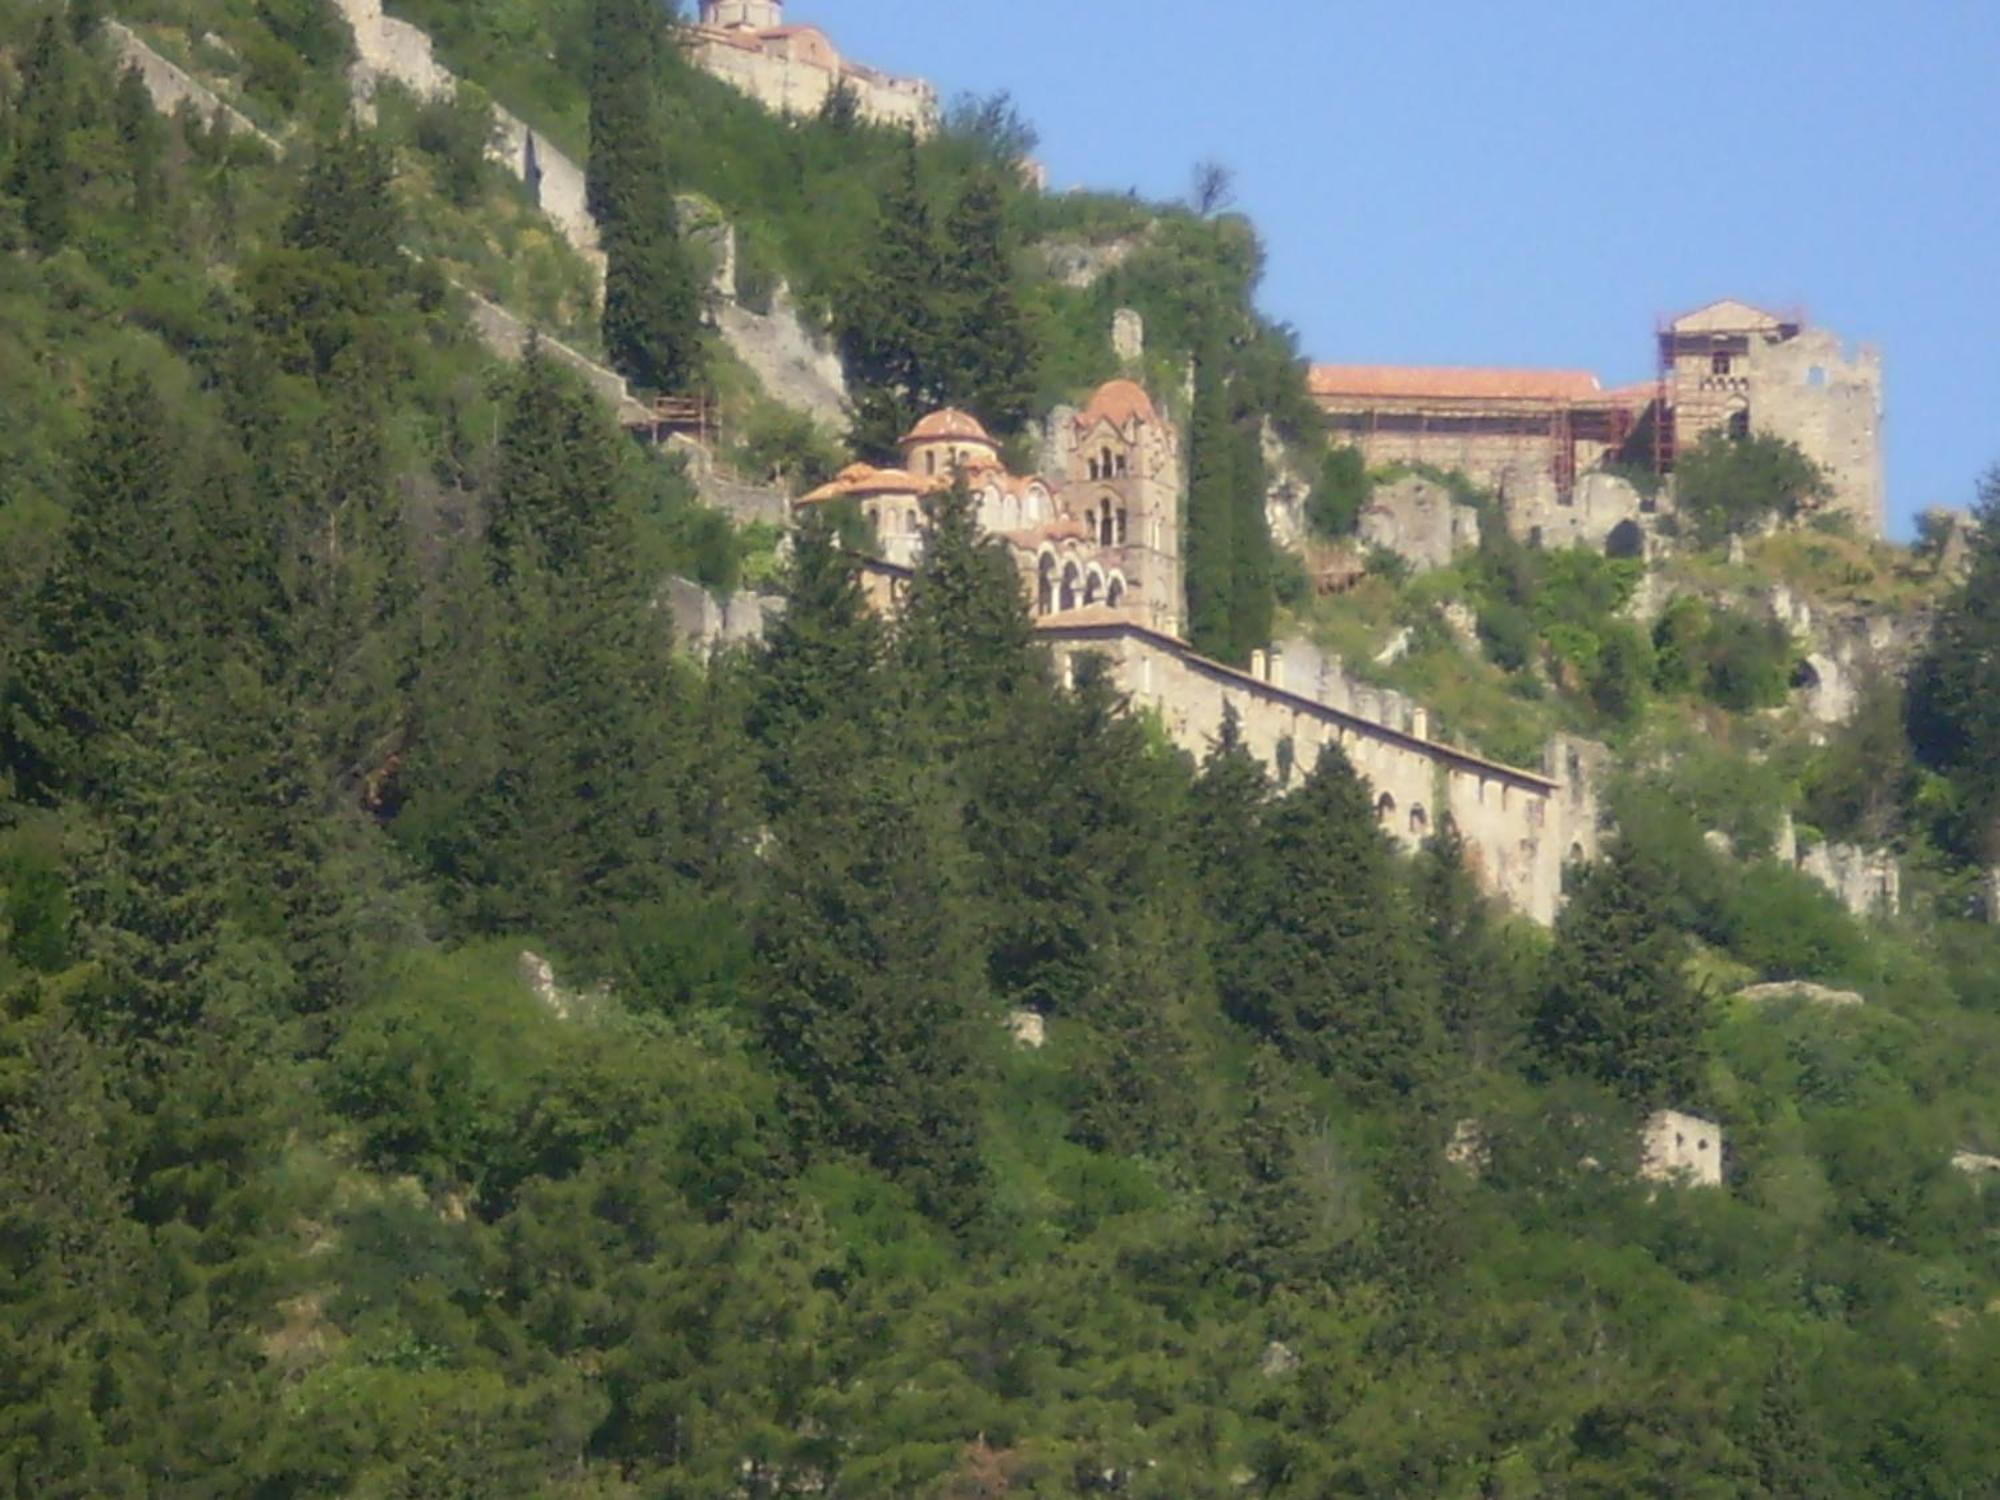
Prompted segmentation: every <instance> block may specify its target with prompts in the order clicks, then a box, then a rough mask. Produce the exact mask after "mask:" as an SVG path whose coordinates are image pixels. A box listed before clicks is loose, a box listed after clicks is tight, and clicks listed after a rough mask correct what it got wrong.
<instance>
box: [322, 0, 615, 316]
mask: <svg viewBox="0 0 2000 1500" xmlns="http://www.w3.org/2000/svg"><path fill="white" fill-rule="evenodd" d="M334 5H335V8H336V9H338V10H339V11H340V13H341V15H342V16H343V17H344V18H345V19H346V21H347V24H348V26H349V27H350V28H351V29H352V30H353V32H354V51H355V57H356V61H355V64H354V67H353V69H352V71H351V73H350V75H349V86H350V87H351V89H352V90H353V94H354V102H355V107H356V108H357V109H358V110H363V111H365V110H367V109H368V108H369V107H370V106H371V105H372V103H373V100H374V97H375V90H376V88H377V86H378V85H379V84H380V82H381V80H383V79H385V78H386V79H389V80H391V81H392V82H395V83H399V84H401V85H402V86H403V87H404V88H406V89H408V90H409V91H410V92H411V93H413V94H415V95H417V97H419V98H421V99H437V98H448V97H450V96H451V95H452V94H454V93H456V92H457V90H458V79H457V78H456V77H454V76H453V74H452V72H451V70H450V69H448V68H446V67H445V66H444V65H443V64H442V63H440V62H439V61H438V60H437V58H436V55H435V53H434V51H433V48H432V46H431V39H430V35H429V33H427V32H425V31H423V30H422V29H421V28H419V27H416V26H412V25H411V24H410V23H409V22H407V21H399V20H397V19H396V18H395V17H394V16H389V15H385V14H384V13H383V11H382V0H334ZM493 119H494V139H493V141H492V142H491V143H490V144H489V145H488V147H487V154H488V155H489V156H491V157H492V158H493V160H495V161H497V162H499V163H500V164H501V165H502V166H504V167H506V168H507V170H508V171H510V172H512V173H513V174H514V175H515V176H516V177H518V178H520V179H521V180H522V181H523V182H525V183H527V184H528V185H529V187H531V188H532V189H534V191H535V195H536V201H537V202H538V203H539V204H540V206H541V209H542V212H543V213H544V214H546V215H548V218H549V220H550V222H551V223H553V224H554V225H555V226H556V228H557V229H559V230H560V231H561V232H562V235H563V237H564V238H565V239H566V240H568V241H569V243H570V245H571V246H572V247H573V248H574V249H575V250H576V252H577V253H578V254H579V255H581V256H583V258H584V259H585V260H587V261H589V262H590V263H591V264H592V265H593V266H595V267H596V268H597V270H598V274H599V275H600V276H601V275H602V274H603V270H604V256H603V252H602V250H601V249H600V247H599V244H598V235H597V222H596V220H594V219H592V218H591V216H590V212H589V210H588V209H587V208H586V207H585V201H586V200H585V192H584V171H583V167H582V165H581V164H580V163H578V162H576V161H574V160H572V159H571V158H569V157H568V156H565V155H564V154H563V153H562V152H561V151H559V150H557V149H556V148H555V147H554V146H552V145H551V144H550V143H549V142H548V140H547V139H546V138H544V137H542V136H539V135H537V134H535V132H534V131H533V130H532V129H530V128H529V126H528V124H527V122H525V121H524V120H522V119H521V118H520V117H518V116H517V115H514V114H511V113H509V112H508V111H507V110H505V109H503V108H501V107H500V106H499V105H497V104H496V105H495V106H494V109H493Z"/></svg>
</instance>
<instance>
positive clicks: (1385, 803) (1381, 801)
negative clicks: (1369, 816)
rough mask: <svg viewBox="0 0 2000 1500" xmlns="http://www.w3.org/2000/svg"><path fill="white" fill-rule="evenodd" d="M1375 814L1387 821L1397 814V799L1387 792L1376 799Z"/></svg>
mask: <svg viewBox="0 0 2000 1500" xmlns="http://www.w3.org/2000/svg"><path fill="white" fill-rule="evenodd" d="M1375 816H1376V817H1378V818H1380V819H1382V820H1383V821H1384V822H1387V821H1388V820H1389V819H1390V818H1393V817H1395V816H1396V799H1395V798H1394V797H1391V796H1390V795H1389V794H1388V793H1387V792H1384V793H1383V794H1382V795H1381V796H1379V797H1377V798H1376V799H1375Z"/></svg>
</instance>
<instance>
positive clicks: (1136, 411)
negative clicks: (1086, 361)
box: [1076, 380, 1160, 430]
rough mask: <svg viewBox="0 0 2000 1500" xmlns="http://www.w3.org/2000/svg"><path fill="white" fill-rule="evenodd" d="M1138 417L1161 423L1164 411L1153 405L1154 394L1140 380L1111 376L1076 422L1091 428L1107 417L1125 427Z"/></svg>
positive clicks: (1116, 424) (1099, 388) (1113, 422)
mask: <svg viewBox="0 0 2000 1500" xmlns="http://www.w3.org/2000/svg"><path fill="white" fill-rule="evenodd" d="M1135 417H1136V418H1138V419H1139V420H1140V421H1142V422H1151V423H1153V424H1154V425H1155V426H1157V425H1158V424H1159V420H1160V414H1159V413H1158V412H1157V411H1155V410H1154V409H1153V398H1152V397H1151V396H1148V395H1147V394H1146V388H1145V387H1144V386H1142V385H1140V384H1139V383H1138V382H1137V381H1136V380H1109V381H1106V382H1105V383H1104V384H1103V385H1100V386H1099V387H1098V388H1097V390H1096V392H1095V394H1093V395H1092V396H1091V398H1090V403H1089V404H1088V405H1087V406H1085V407H1084V409H1083V411H1082V412H1081V413H1080V414H1079V415H1078V417H1077V419H1076V425H1077V426H1078V427H1080V428H1084V429H1089V428H1092V427H1095V426H1096V425H1097V424H1098V423H1099V422H1100V421H1104V422H1109V423H1110V424H1111V425H1112V426H1113V427H1116V428H1119V429H1121V430H1122V429H1123V428H1125V427H1127V426H1129V425H1130V424H1131V422H1132V420H1133V418H1135Z"/></svg>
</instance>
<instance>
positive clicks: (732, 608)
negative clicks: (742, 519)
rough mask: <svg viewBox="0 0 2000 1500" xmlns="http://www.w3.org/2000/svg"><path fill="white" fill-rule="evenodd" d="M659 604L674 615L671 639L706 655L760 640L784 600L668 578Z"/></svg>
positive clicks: (701, 654)
mask: <svg viewBox="0 0 2000 1500" xmlns="http://www.w3.org/2000/svg"><path fill="white" fill-rule="evenodd" d="M660 605H661V607H662V608H664V609H667V610H670V611H671V612H672V614H673V621H674V639H675V640H676V641H677V642H678V643H679V644H680V645H681V646H682V647H684V648H685V649H688V650H691V651H693V652H695V653H696V654H697V655H699V656H707V655H709V654H710V653H712V652H714V651H717V650H719V649H721V648H722V647H725V646H749V645H755V644H756V643H757V642H759V641H761V640H763V639H764V628H765V626H766V625H767V624H768V623H769V622H770V621H771V620H772V619H774V618H776V616H777V615H778V613H779V612H780V611H781V610H782V609H783V608H784V601H783V600H782V599H779V598H777V597H775V596H773V595H766V594H758V593H752V592H750V591H749V590H740V591H738V592H737V593H734V594H717V593H714V592H712V591H710V590H708V589H705V588H703V587H702V586H701V585H700V584H698V583H696V582H695V581H694V580H693V579H691V578H669V579H668V580H667V581H666V582H665V583H664V584H663V585H662V586H661V589H660Z"/></svg>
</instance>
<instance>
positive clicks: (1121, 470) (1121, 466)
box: [1117, 453, 1125, 479]
mask: <svg viewBox="0 0 2000 1500" xmlns="http://www.w3.org/2000/svg"><path fill="white" fill-rule="evenodd" d="M1117 463H1118V477H1119V478H1120V479H1123V478H1124V477H1125V455H1124V454H1122V453H1121V454H1119V455H1118V460H1117Z"/></svg>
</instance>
